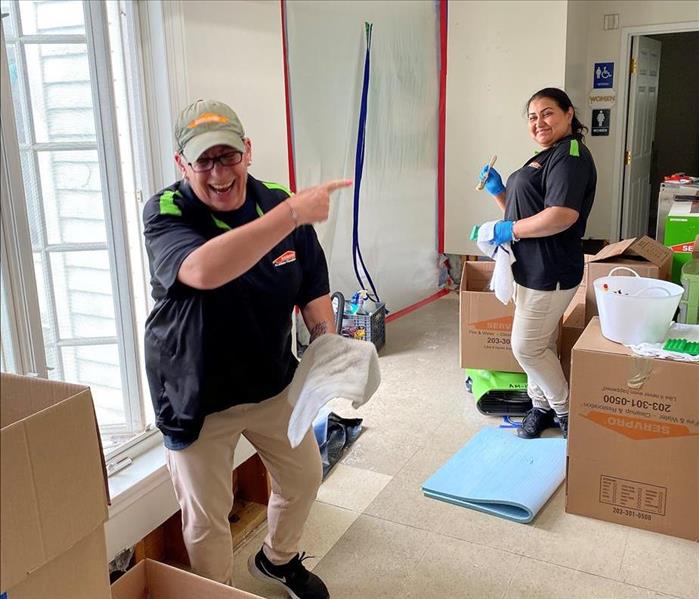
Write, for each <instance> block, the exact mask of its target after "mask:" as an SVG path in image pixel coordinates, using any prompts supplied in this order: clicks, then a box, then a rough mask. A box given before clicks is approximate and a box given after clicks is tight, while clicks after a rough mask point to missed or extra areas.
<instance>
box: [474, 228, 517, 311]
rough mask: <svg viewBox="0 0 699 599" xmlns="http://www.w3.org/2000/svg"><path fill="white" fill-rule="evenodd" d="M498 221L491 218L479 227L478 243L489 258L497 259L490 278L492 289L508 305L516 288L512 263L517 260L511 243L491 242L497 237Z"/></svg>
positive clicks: (479, 247)
mask: <svg viewBox="0 0 699 599" xmlns="http://www.w3.org/2000/svg"><path fill="white" fill-rule="evenodd" d="M497 222H499V221H496V220H490V221H488V222H487V223H483V224H482V225H481V226H480V227H479V228H478V240H477V241H476V244H477V245H478V249H480V250H481V252H483V253H484V254H485V255H486V256H488V258H492V259H493V260H495V269H494V270H493V277H492V278H491V279H490V290H491V291H495V297H497V298H498V299H499V300H500V301H501V302H502V303H503V304H505V305H507V304H508V303H509V302H510V300H511V299H512V295H513V293H514V289H515V278H514V276H513V275H512V263H513V262H515V255H514V253H513V252H512V247H511V246H510V244H509V243H503V244H502V245H495V244H494V243H490V242H491V241H492V240H493V238H494V237H495V223H497Z"/></svg>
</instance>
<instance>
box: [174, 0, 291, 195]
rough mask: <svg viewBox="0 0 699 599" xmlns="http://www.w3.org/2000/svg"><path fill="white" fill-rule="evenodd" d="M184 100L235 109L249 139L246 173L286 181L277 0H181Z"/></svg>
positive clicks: (266, 179)
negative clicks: (250, 155)
mask: <svg viewBox="0 0 699 599" xmlns="http://www.w3.org/2000/svg"><path fill="white" fill-rule="evenodd" d="M181 25H182V29H183V34H184V35H183V42H184V53H183V55H184V60H185V66H184V69H183V70H184V76H185V77H186V80H187V88H186V89H187V95H188V96H189V98H188V101H193V100H196V99H197V98H214V99H217V100H221V101H223V102H226V103H227V104H229V105H230V106H231V108H233V110H235V111H236V112H237V113H238V116H239V117H240V120H241V121H242V123H243V126H244V127H245V133H246V134H247V135H248V136H249V137H250V138H251V139H252V149H253V164H252V167H251V168H250V172H251V174H252V175H253V176H257V177H258V178H261V179H263V180H265V181H276V182H278V183H283V184H284V185H287V184H288V183H289V168H288V162H287V144H286V116H285V94H284V64H283V53H282V33H281V10H280V5H279V2H276V1H275V2H271V1H269V2H259V1H258V2H255V1H247V0H237V1H235V2H222V1H220V0H219V1H216V0H214V1H211V0H206V1H205V0H185V1H183V2H182V24H181Z"/></svg>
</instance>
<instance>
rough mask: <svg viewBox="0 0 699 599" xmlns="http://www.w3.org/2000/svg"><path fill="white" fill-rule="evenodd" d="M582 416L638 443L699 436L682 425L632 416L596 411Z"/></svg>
mask: <svg viewBox="0 0 699 599" xmlns="http://www.w3.org/2000/svg"><path fill="white" fill-rule="evenodd" d="M581 416H582V417H583V418H587V419H588V420H591V421H592V422H594V423H596V424H599V425H601V426H604V427H605V428H608V429H610V430H612V431H615V432H617V433H621V434H622V435H624V436H625V437H628V438H629V439H634V440H636V441H638V440H641V439H664V438H668V437H691V436H696V435H699V433H693V432H691V431H690V430H689V428H687V427H686V426H684V425H681V424H669V423H666V422H657V421H655V420H643V419H641V418H633V417H631V416H619V415H615V414H605V413H604V412H595V411H591V412H588V413H587V414H581Z"/></svg>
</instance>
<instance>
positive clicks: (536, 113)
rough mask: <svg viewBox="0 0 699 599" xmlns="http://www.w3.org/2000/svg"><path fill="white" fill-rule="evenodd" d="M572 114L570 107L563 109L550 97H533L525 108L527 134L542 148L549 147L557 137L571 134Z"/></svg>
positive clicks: (573, 112) (561, 137) (560, 137)
mask: <svg viewBox="0 0 699 599" xmlns="http://www.w3.org/2000/svg"><path fill="white" fill-rule="evenodd" d="M574 114H575V111H574V110H573V108H572V107H571V108H569V109H568V110H567V111H563V110H561V108H560V106H558V104H557V103H556V101H555V100H554V99H552V98H545V97H544V98H535V99H534V100H532V101H531V102H530V103H529V107H528V108H527V119H528V121H529V135H531V137H532V139H533V140H534V141H535V142H536V143H538V144H539V145H540V146H541V147H542V148H543V149H546V148H550V147H551V146H552V145H553V144H555V143H556V142H557V141H558V140H559V139H563V138H564V137H566V136H567V135H571V134H572V132H573V129H572V126H571V123H572V122H573V115H574Z"/></svg>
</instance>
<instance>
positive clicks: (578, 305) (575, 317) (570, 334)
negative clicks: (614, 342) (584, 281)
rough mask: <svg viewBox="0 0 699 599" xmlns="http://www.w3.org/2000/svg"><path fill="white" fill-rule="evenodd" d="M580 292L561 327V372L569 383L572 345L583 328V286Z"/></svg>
mask: <svg viewBox="0 0 699 599" xmlns="http://www.w3.org/2000/svg"><path fill="white" fill-rule="evenodd" d="M580 289H581V291H582V293H581V294H580V295H577V294H576V296H575V297H574V298H573V301H572V302H571V303H570V306H569V307H568V310H566V312H565V314H564V316H563V326H562V327H561V351H560V352H559V353H560V360H561V367H562V368H563V374H564V375H565V377H566V380H567V381H568V384H570V363H571V358H572V355H573V346H574V345H575V343H576V342H577V341H578V339H579V338H580V335H582V333H583V331H584V330H585V295H584V292H585V290H584V288H582V287H581V288H580Z"/></svg>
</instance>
